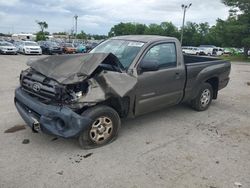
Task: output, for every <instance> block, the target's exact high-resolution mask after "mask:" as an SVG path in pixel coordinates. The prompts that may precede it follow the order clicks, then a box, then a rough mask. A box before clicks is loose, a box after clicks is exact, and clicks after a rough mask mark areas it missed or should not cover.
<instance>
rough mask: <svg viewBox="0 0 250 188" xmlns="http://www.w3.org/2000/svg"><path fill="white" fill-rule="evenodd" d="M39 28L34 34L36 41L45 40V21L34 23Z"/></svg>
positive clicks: (46, 25)
mask: <svg viewBox="0 0 250 188" xmlns="http://www.w3.org/2000/svg"><path fill="white" fill-rule="evenodd" d="M36 23H37V24H38V25H39V27H40V31H39V32H38V33H37V34H36V41H40V40H46V36H45V34H46V33H45V32H44V30H45V29H47V28H48V24H47V23H46V22H45V21H36Z"/></svg>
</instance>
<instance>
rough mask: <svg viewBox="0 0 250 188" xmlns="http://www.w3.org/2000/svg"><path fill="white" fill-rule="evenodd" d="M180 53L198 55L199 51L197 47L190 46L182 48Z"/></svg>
mask: <svg viewBox="0 0 250 188" xmlns="http://www.w3.org/2000/svg"><path fill="white" fill-rule="evenodd" d="M182 52H183V53H184V54H189V55H199V54H200V49H199V48H197V47H192V46H183V47H182Z"/></svg>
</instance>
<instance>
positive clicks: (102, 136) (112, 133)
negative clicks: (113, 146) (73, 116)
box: [78, 105, 121, 149]
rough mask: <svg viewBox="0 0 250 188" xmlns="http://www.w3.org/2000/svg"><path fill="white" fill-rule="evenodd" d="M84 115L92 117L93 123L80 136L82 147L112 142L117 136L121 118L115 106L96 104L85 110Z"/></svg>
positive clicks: (87, 147)
mask: <svg viewBox="0 0 250 188" xmlns="http://www.w3.org/2000/svg"><path fill="white" fill-rule="evenodd" d="M82 116H87V117H89V118H91V119H92V123H91V125H90V126H89V127H88V129H87V130H84V131H83V132H82V133H81V134H80V136H79V138H78V141H79V144H80V146H81V147H82V148H84V149H91V148H95V147H100V146H103V145H105V144H108V143H110V142H112V141H113V140H114V139H115V138H116V137H117V134H118V131H119V129H120V126H121V120H120V117H119V115H118V113H117V112H116V111H115V110H114V109H113V108H111V107H109V106H104V105H100V106H95V107H93V108H89V109H87V110H86V111H84V112H83V113H82Z"/></svg>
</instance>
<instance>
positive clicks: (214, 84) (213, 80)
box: [205, 77, 219, 99]
mask: <svg viewBox="0 0 250 188" xmlns="http://www.w3.org/2000/svg"><path fill="white" fill-rule="evenodd" d="M205 82H206V83H209V84H210V85H211V86H212V88H213V99H217V96H218V88H219V78H218V77H212V78H209V79H208V80H206V81H205Z"/></svg>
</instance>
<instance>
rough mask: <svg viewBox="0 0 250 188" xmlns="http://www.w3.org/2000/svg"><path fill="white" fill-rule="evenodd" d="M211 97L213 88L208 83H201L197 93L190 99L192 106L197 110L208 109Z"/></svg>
mask: <svg viewBox="0 0 250 188" xmlns="http://www.w3.org/2000/svg"><path fill="white" fill-rule="evenodd" d="M212 98H213V88H212V86H211V85H210V84H209V83H203V84H202V86H201V88H200V91H199V93H198V95H197V96H196V98H195V99H193V100H192V101H191V105H192V107H193V108H194V109H195V110H197V111H204V110H206V109H208V107H209V106H210V104H211V102H212Z"/></svg>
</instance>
